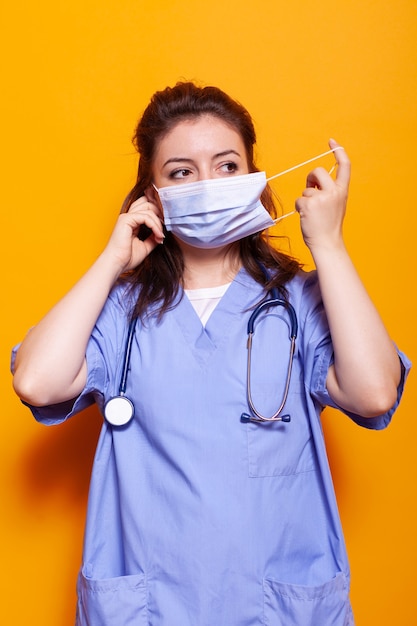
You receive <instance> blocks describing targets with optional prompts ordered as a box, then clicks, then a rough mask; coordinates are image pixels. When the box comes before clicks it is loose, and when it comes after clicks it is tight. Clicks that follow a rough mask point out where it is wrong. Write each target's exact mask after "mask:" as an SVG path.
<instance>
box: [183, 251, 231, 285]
mask: <svg viewBox="0 0 417 626" xmlns="http://www.w3.org/2000/svg"><path fill="white" fill-rule="evenodd" d="M181 247H182V251H183V258H184V276H183V287H184V289H202V288H205V287H219V286H220V285H224V284H226V283H229V282H231V281H232V280H233V278H234V277H235V276H236V274H237V272H238V271H239V270H240V268H241V265H242V264H241V261H240V256H239V254H238V251H237V250H236V247H232V248H231V247H230V246H228V247H227V248H226V249H225V248H215V249H211V250H206V249H204V250H203V249H201V248H194V247H192V246H183V245H182V246H181Z"/></svg>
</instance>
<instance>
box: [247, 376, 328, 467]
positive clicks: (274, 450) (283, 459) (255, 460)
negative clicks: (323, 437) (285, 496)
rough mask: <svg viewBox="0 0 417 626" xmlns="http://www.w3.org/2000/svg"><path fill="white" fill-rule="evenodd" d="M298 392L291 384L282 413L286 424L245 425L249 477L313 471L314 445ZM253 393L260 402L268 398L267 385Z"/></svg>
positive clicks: (296, 387) (305, 410)
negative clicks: (289, 419) (285, 417)
mask: <svg viewBox="0 0 417 626" xmlns="http://www.w3.org/2000/svg"><path fill="white" fill-rule="evenodd" d="M300 389H301V385H300V384H295V383H293V384H292V387H291V393H290V394H289V397H288V401H287V404H286V406H285V409H284V411H283V413H284V414H285V413H288V414H290V415H291V421H290V422H289V423H285V422H273V423H267V424H259V423H253V422H248V423H247V424H246V429H247V430H246V432H247V445H248V465H249V467H248V470H249V476H250V477H254V478H261V477H267V476H293V475H294V474H301V473H304V472H311V471H313V470H314V469H315V460H316V456H315V446H314V441H313V437H312V433H311V428H310V423H309V421H308V419H307V417H306V415H307V409H305V408H304V405H303V402H304V398H303V396H302V394H301V392H300ZM257 391H258V397H259V398H261V400H262V398H263V397H270V396H271V387H270V386H266V387H265V391H262V385H258V387H257ZM260 391H262V394H261V393H259V392H260ZM260 404H261V406H262V403H260ZM270 414H271V413H270Z"/></svg>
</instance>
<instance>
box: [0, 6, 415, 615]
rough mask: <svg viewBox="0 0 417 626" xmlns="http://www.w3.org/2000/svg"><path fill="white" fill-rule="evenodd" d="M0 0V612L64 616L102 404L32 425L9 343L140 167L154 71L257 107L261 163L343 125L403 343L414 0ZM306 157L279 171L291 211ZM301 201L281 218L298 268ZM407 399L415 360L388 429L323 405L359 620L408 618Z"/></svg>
mask: <svg viewBox="0 0 417 626" xmlns="http://www.w3.org/2000/svg"><path fill="white" fill-rule="evenodd" d="M1 14H2V15H1V18H0V22H1V25H2V31H3V32H2V33H1V36H0V46H1V47H2V48H3V49H2V50H1V59H2V63H3V69H2V81H1V82H2V97H1V103H0V106H1V109H2V115H1V120H2V126H3V128H2V133H1V139H2V141H1V146H2V149H1V155H2V165H1V178H2V185H1V199H2V204H3V206H2V210H1V220H2V227H1V238H2V242H1V247H0V250H1V254H2V268H3V280H2V282H3V290H4V299H3V304H2V320H3V323H2V328H3V331H2V336H3V338H2V341H1V351H2V359H1V366H2V373H1V398H2V409H1V418H2V437H1V451H0V463H1V469H0V480H1V500H2V514H1V516H0V527H1V528H0V533H1V534H0V536H1V544H2V545H1V585H0V589H1V594H2V601H1V607H2V611H1V613H2V622H3V623H5V624H13V626H14V625H25V626H26V625H27V624H31V626H36V625H37V624H39V625H42V626H67V625H68V626H69V625H70V624H73V619H74V618H73V616H74V604H75V594H74V584H75V579H76V574H77V570H78V566H79V561H80V553H81V543H82V534H83V523H84V516H85V506H86V498H87V489H88V477H89V471H90V467H91V462H92V456H93V452H94V447H95V441H96V438H97V434H98V429H99V426H100V417H99V416H98V415H97V413H96V411H95V410H90V411H87V412H86V413H84V414H83V415H80V416H78V417H76V418H74V420H72V421H71V422H70V423H68V424H66V425H64V426H61V427H57V428H50V429H48V428H45V427H42V426H39V425H37V424H36V423H35V422H34V421H33V420H32V418H31V416H30V414H29V412H28V410H27V409H26V408H25V407H23V406H22V405H21V404H20V402H19V400H18V399H17V397H16V396H15V395H14V394H13V392H12V390H11V385H10V375H9V373H8V360H9V351H10V348H11V346H12V345H13V344H14V343H16V342H17V341H19V340H20V339H21V338H22V336H23V335H24V333H25V332H26V330H27V329H28V327H30V326H31V325H32V324H34V323H36V321H37V320H38V319H39V317H40V316H41V315H42V314H43V313H44V312H45V311H46V310H47V309H48V308H49V307H50V306H51V305H52V304H53V303H54V302H55V301H56V300H57V299H58V298H59V297H60V296H61V295H62V294H63V293H64V292H65V291H66V290H67V289H68V288H69V287H70V286H71V285H72V284H73V283H74V281H75V280H76V279H77V278H78V277H79V276H80V275H81V274H82V273H83V271H84V270H85V269H86V268H87V267H88V266H89V264H90V263H91V262H92V260H93V259H94V258H95V256H96V255H97V254H98V253H99V251H100V250H101V249H102V247H103V245H104V244H105V242H106V239H107V237H108V234H109V232H110V230H111V228H112V225H113V222H114V221H115V218H116V215H117V213H118V211H119V207H120V204H121V202H122V200H123V198H124V195H125V194H126V192H127V191H128V190H129V189H130V187H131V186H132V183H133V180H134V175H135V168H136V156H135V154H134V151H133V148H132V146H131V143H130V138H131V135H132V131H133V128H134V126H135V123H136V120H137V118H138V117H139V115H140V113H141V111H142V110H143V108H144V106H145V105H146V103H147V101H148V99H149V97H150V95H151V94H152V93H153V92H154V91H155V90H156V89H160V88H163V87H165V86H166V85H167V84H173V83H175V82H176V81H177V80H178V79H180V78H186V79H197V80H199V81H201V82H202V83H204V84H211V83H213V84H216V85H218V86H219V87H221V88H223V89H225V90H226V91H227V92H229V93H230V94H231V95H232V96H233V97H235V98H237V99H238V100H240V101H241V102H242V103H243V104H244V105H245V106H246V107H247V108H248V109H249V110H250V111H251V113H252V114H253V117H254V120H255V123H256V125H257V129H258V145H259V149H258V152H259V159H258V161H259V164H260V165H261V167H262V168H264V169H266V171H267V173H268V174H269V175H272V174H274V173H277V172H279V171H281V170H283V169H285V168H287V167H290V166H291V165H294V164H295V163H298V162H300V161H302V160H304V159H307V158H309V157H311V156H314V155H315V154H318V153H319V152H323V151H324V150H326V147H327V139H328V138H329V137H330V136H334V137H335V138H336V139H337V140H338V141H340V142H341V143H342V144H343V145H344V146H345V147H346V149H347V150H348V153H349V155H350V156H351V159H352V162H353V180H352V185H351V195H350V204H349V214H348V217H347V220H346V228H345V233H346V240H347V243H348V247H349V249H350V251H351V253H352V256H353V258H354V260H355V262H356V265H357V267H358V269H359V271H360V273H361V275H362V277H363V279H364V282H365V284H366V285H367V288H368V290H369V292H370V294H371V296H372V297H373V299H374V301H375V302H376V304H377V306H378V308H379V309H380V311H381V313H382V315H383V317H384V319H385V321H386V324H387V326H388V328H389V330H390V332H391V333H392V336H393V337H394V339H395V340H396V341H397V343H398V344H399V345H400V346H401V347H402V348H403V349H404V350H405V351H406V352H407V353H408V355H409V356H410V357H411V358H414V360H415V354H416V327H417V322H416V320H417V311H416V280H415V276H414V271H413V270H414V265H415V258H416V237H415V229H416V207H415V198H416V183H415V152H416V145H417V115H416V113H417V111H416V108H417V107H416V85H417V75H416V66H417V54H416V43H415V42H416V41H417V3H416V2H415V0H408V1H407V0H396V1H395V2H392V0H378V1H377V0H374V1H370V0H350V1H349V0H347V1H346V2H335V1H334V0H321V2H316V3H311V2H309V1H307V0H298V1H297V2H288V0H285V2H284V0H270V1H268V0H258V1H257V2H250V1H249V0H239V1H238V2H237V1H236V0H228V2H224V1H222V2H219V1H218V0H211V2H201V1H200V0H190V1H189V2H188V3H187V2H183V1H179V0H169V1H168V0H159V1H155V0H54V1H52V0H38V2H31V3H29V2H28V3H23V2H20V1H19V0H16V1H15V2H8V3H3V5H2V8H1ZM305 174H306V172H305V171H304V172H297V173H296V174H294V175H291V176H289V177H287V178H285V179H284V178H282V179H278V181H276V183H275V184H274V188H275V190H276V191H277V193H279V195H280V196H281V198H282V200H283V204H284V208H285V210H286V211H288V210H291V208H292V205H293V201H294V199H295V197H296V196H297V195H298V194H299V193H300V191H301V189H302V187H303V183H304V178H305ZM297 220H298V218H297V217H292V218H289V219H288V220H286V221H284V222H282V225H281V226H280V230H279V232H282V233H283V234H287V235H289V236H290V238H291V241H292V251H293V252H294V253H295V254H296V255H298V256H300V257H301V258H302V259H303V260H304V261H305V263H306V264H307V266H308V267H311V261H310V258H309V256H308V254H307V252H306V250H305V248H304V247H303V245H302V243H301V241H300V236H299V234H298V224H297ZM416 401H417V398H416V386H415V383H414V375H413V374H412V375H411V377H410V379H409V383H408V387H407V390H406V394H405V397H404V400H403V403H402V405H401V407H400V409H399V410H398V412H397V414H396V416H395V418H394V421H393V423H392V425H391V427H390V428H389V429H388V430H387V431H384V432H383V433H374V432H369V431H366V430H363V429H360V428H358V427H356V426H355V425H353V424H352V423H350V421H349V420H348V419H347V418H344V417H343V416H341V415H340V414H338V413H337V412H333V411H328V412H327V414H326V416H325V417H324V424H325V431H326V437H327V440H328V446H329V456H330V459H331V463H332V466H333V471H334V479H335V484H336V489H337V494H338V500H339V504H340V511H341V515H342V521H343V525H344V529H345V535H346V541H347V544H348V550H349V554H350V560H351V566H352V601H353V604H354V610H355V614H356V620H357V625H358V626H381V624H382V625H385V624H387V625H391V624H401V626H411V625H413V624H416V623H417V622H416V620H417V617H416V614H417V610H416V608H415V598H414V596H415V590H414V587H415V585H414V582H415V562H416V557H417V550H416V537H417V533H416V527H417V519H416V518H417V515H416V507H417V504H416V482H417V480H416V479H417V472H416V459H417V451H416V445H415V441H416V438H417V437H416V436H417V420H416V419H415V411H413V410H412V409H413V407H415V405H416ZM323 626H324V625H323Z"/></svg>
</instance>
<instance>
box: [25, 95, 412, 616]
mask: <svg viewBox="0 0 417 626" xmlns="http://www.w3.org/2000/svg"><path fill="white" fill-rule="evenodd" d="M135 141H136V146H137V148H138V151H139V153H140V160H139V172H138V180H137V184H136V185H135V187H134V188H133V190H132V191H131V193H130V194H129V196H128V198H127V200H126V202H125V205H124V209H123V211H122V213H121V215H120V216H119V218H118V221H117V224H116V226H115V228H114V231H113V233H112V235H111V237H110V240H109V242H108V244H107V246H106V248H105V249H104V251H103V253H102V254H101V255H100V256H99V258H98V259H97V261H96V262H95V263H94V264H93V266H92V267H91V268H90V270H89V271H88V272H87V273H86V274H85V276H84V277H83V278H82V279H81V280H80V281H79V282H78V283H77V285H75V287H74V288H73V289H72V290H71V291H70V292H69V293H68V294H67V295H66V296H65V297H64V298H63V300H62V301H61V302H59V303H58V304H57V305H56V306H55V307H54V308H53V309H52V310H51V311H50V312H49V313H48V314H47V315H46V317H45V318H44V319H43V320H42V321H41V322H40V323H39V324H38V325H37V326H36V327H35V328H34V329H32V330H31V332H30V333H29V334H28V335H27V337H26V338H25V340H24V341H23V343H22V344H21V346H20V347H19V349H18V351H17V354H16V359H15V363H14V385H15V389H16V392H17V393H18V394H19V396H20V397H21V398H22V400H23V401H24V402H26V403H27V404H29V405H30V406H31V408H32V411H33V413H34V415H35V416H36V418H37V419H39V420H40V421H43V422H44V423H46V424H53V423H59V422H62V421H63V420H65V419H67V418H68V417H69V416H71V415H73V414H74V413H76V412H78V411H80V410H82V409H83V408H84V407H86V406H87V405H89V404H91V403H92V402H94V401H95V402H97V404H98V405H99V407H100V408H101V410H102V411H103V412H105V406H106V403H108V402H109V400H111V399H112V398H113V397H116V396H118V395H119V392H120V389H119V384H120V379H121V376H122V373H123V372H122V370H123V367H124V352H125V345H126V340H127V337H128V329H129V326H130V321H131V320H136V326H135V328H134V329H133V333H134V334H133V339H132V344H131V353H130V365H129V366H127V367H126V371H127V372H128V376H127V378H126V381H125V387H126V388H123V389H122V395H124V393H125V395H126V397H128V398H129V399H130V400H131V402H132V405H133V410H134V417H133V419H131V420H130V421H128V418H129V417H130V416H131V415H130V412H129V410H128V411H127V413H128V414H127V415H126V416H122V418H120V417H118V415H113V414H112V411H111V410H110V409H109V410H108V411H107V413H106V415H107V417H108V419H109V421H106V422H105V423H104V426H103V430H102V433H101V437H100V440H99V444H98V449H97V453H96V458H95V463H94V468H93V474H92V483H91V492H90V500H89V508H88V518H87V525H86V536H85V547H84V559H83V566H82V570H81V572H80V576H79V582H78V594H79V601H78V612H77V623H78V624H79V625H87V624H89V625H91V624H93V625H97V626H98V625H100V626H106V625H110V624H111V625H117V626H122V625H128V624H152V625H155V626H156V625H166V624H169V625H174V626H176V625H178V626H187V625H190V626H191V625H192V626H196V625H197V624H198V625H210V626H212V625H213V624H219V625H227V626H232V625H235V626H246V625H248V626H249V625H255V624H269V625H278V624H285V626H291V625H297V626H307V625H308V626H317V625H318V624H320V625H326V626H327V625H330V624H331V625H335V626H339V625H340V626H342V625H343V626H346V625H351V624H353V617H352V612H351V608H350V603H349V567H348V562H347V558H346V551H345V547H344V542H343V535H342V531H341V528H340V521H339V516H338V512H337V507H336V502H335V497H334V492H333V487H332V483H331V478H330V472H329V467H328V463H327V459H326V453H325V448H324V442H323V437H322V432H321V428H320V421H319V416H320V412H321V410H322V408H323V407H324V406H325V405H330V406H333V407H337V408H340V409H341V410H342V411H343V412H344V413H346V414H347V415H349V416H350V417H351V418H352V419H353V420H354V421H356V422H357V423H358V424H360V425H362V426H365V427H367V428H375V429H379V428H383V427H384V426H386V425H387V424H388V422H389V420H390V418H391V415H392V414H393V412H394V410H395V408H396V406H397V404H398V401H399V397H400V395H401V391H402V386H403V381H404V378H405V371H406V369H407V368H408V365H409V364H408V362H407V360H406V358H405V357H404V356H403V355H401V354H400V355H399V354H398V353H397V351H396V349H395V347H394V345H393V343H392V341H391V340H390V338H389V337H388V335H387V333H386V330H385V328H384V326H383V324H382V322H381V320H380V318H379V315H378V313H377V312H376V310H375V308H374V306H373V304H372V303H371V301H370V299H369V297H368V295H367V294H366V292H365V290H364V288H363V286H362V284H361V282H360V279H359V277H358V276H357V273H356V271H355V269H354V267H353V265H352V263H351V260H350V258H349V256H348V254H347V252H346V249H345V247H344V244H343V238H342V223H343V218H344V214H345V207H346V200H347V193H348V184H349V177H350V166H349V160H348V157H347V155H346V153H345V152H344V150H343V149H342V148H341V147H340V146H338V144H337V143H336V142H334V141H333V140H332V141H331V142H330V148H331V149H332V150H334V154H335V158H336V160H337V164H338V169H337V174H336V178H335V180H333V178H332V177H331V176H330V175H329V174H328V173H327V172H326V171H325V170H323V169H315V170H314V171H312V172H311V174H310V175H309V176H308V179H307V186H306V189H305V190H304V191H303V194H302V196H301V197H300V198H299V199H298V200H297V203H296V208H297V211H298V213H299V215H300V218H301V228H302V232H303V237H304V240H305V242H306V245H307V246H308V248H309V249H310V251H311V254H312V256H313V259H314V262H315V265H316V268H317V271H315V272H311V273H305V272H302V271H301V270H300V267H299V265H298V264H297V263H296V262H295V261H294V260H293V259H291V258H289V257H287V256H285V255H284V254H282V253H280V252H278V251H276V250H275V249H274V248H273V247H272V246H271V245H270V243H269V241H268V237H267V235H266V234H265V233H264V232H260V231H262V230H263V229H265V228H266V227H267V226H269V225H271V223H273V222H272V219H271V217H270V215H269V213H270V214H271V215H272V216H274V208H273V202H272V199H271V196H270V193H269V189H268V187H266V188H265V189H263V188H264V187H265V180H263V181H262V177H263V174H262V173H259V174H256V172H257V168H256V167H255V164H254V161H253V147H254V144H255V132H254V129H253V124H252V121H251V118H250V116H249V115H248V113H247V111H246V110H245V109H244V108H243V107H242V106H241V105H239V104H238V103H236V102H234V101H233V100H231V99H230V98H229V97H228V96H227V95H226V94H224V93H223V92H222V91H220V90H218V89H216V88H214V87H206V88H199V87H197V86H195V85H194V84H192V83H180V84H177V85H176V86H175V87H174V88H167V89H165V90H164V91H162V92H158V93H156V94H155V95H154V96H153V98H152V100H151V102H150V104H149V106H148V108H147V109H146V111H145V113H144V115H143V117H142V119H141V120H140V122H139V124H138V127H137V131H136V136H135ZM187 183H191V185H188V184H187ZM254 190H255V191H254ZM259 197H261V201H262V204H261V203H260V202H259ZM225 199H226V200H225ZM207 204H208V208H207ZM236 207H238V209H236ZM264 207H266V209H267V211H266V210H265V209H264ZM268 212H269V213H268ZM242 216H243V217H242ZM271 295H272V296H274V297H275V298H277V299H279V300H280V305H279V306H274V307H272V306H268V307H266V308H265V309H264V310H263V311H262V313H261V314H260V315H259V316H258V318H257V321H256V333H255V334H254V341H253V346H252V352H251V356H252V364H251V367H250V372H251V377H250V378H251V380H250V388H251V400H253V404H254V407H250V406H249V407H248V397H247V378H246V374H247V362H246V359H247V346H246V337H247V335H246V332H247V324H248V319H249V317H250V315H251V313H252V312H253V310H254V308H255V307H256V305H258V304H259V303H260V302H262V301H263V300H264V299H265V298H268V297H271ZM281 305H282V306H281ZM291 307H292V308H291ZM291 311H294V313H295V317H296V320H297V323H298V333H297V339H296V348H295V354H294V358H293V365H292V372H291V376H290V382H289V389H288V394H287V397H286V398H285V395H286V394H285V390H284V387H285V381H286V380H287V374H288V369H289V368H288V364H289V361H288V354H289V351H290V339H289V335H290V334H291V333H290V329H291V327H292V330H293V331H294V332H293V333H292V334H294V335H295V334H296V332H295V330H296V329H295V328H294V323H293V324H291ZM196 313H197V314H196ZM255 337H256V338H255ZM399 356H400V359H399ZM281 398H283V400H285V402H284V407H283V409H282V410H281V411H280V410H278V411H277V407H278V406H279V404H280V400H281ZM116 404H117V403H116ZM109 406H111V403H110V405H108V407H109ZM280 408H281V407H280ZM256 411H257V412H259V414H260V415H262V416H264V417H266V418H267V421H265V422H262V421H256V419H257V413H256ZM115 413H117V410H116V411H115ZM276 413H278V415H276V416H275V417H276V418H277V419H271V417H273V416H274V415H275V414H276ZM125 418H126V419H125ZM254 418H255V419H254ZM109 422H113V423H114V422H116V423H117V424H118V425H112V424H111V423H109ZM124 422H126V424H124Z"/></svg>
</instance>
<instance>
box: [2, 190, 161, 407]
mask: <svg viewBox="0 0 417 626" xmlns="http://www.w3.org/2000/svg"><path fill="white" fill-rule="evenodd" d="M142 224H145V225H146V226H147V227H148V228H150V229H151V230H152V232H153V234H152V235H151V236H150V237H148V238H147V239H146V241H140V240H139V239H138V237H137V233H138V230H139V227H140V226H141V225H142ZM163 238H164V235H163V231H162V225H161V221H160V219H159V216H158V209H157V207H156V206H155V205H154V204H152V203H150V202H148V201H147V200H146V198H140V199H139V200H137V201H136V202H134V203H133V204H132V206H131V208H130V210H129V212H128V213H123V214H122V215H120V216H119V218H118V221H117V224H116V226H115V228H114V230H113V233H112V235H111V237H110V239H109V242H108V244H107V246H106V248H105V250H104V251H103V252H102V254H101V255H100V256H99V257H98V259H97V260H96V262H95V263H94V264H93V265H92V267H91V268H90V269H89V270H88V271H87V272H86V274H85V275H84V276H83V277H82V278H81V279H80V280H79V281H78V283H77V284H76V285H75V286H74V287H73V288H72V289H71V290H70V291H69V292H68V293H67V294H66V295H65V296H64V297H63V298H62V300H60V301H59V302H58V304H56V305H55V306H54V307H53V308H52V309H51V310H50V311H49V313H47V315H46V316H45V317H44V318H43V319H42V320H41V321H40V322H39V323H38V324H37V326H35V327H34V328H33V329H32V330H31V331H30V332H29V333H28V335H27V336H26V338H25V339H24V341H23V342H22V344H21V346H20V347H19V350H18V353H17V355H16V361H15V369H14V380H13V384H14V388H15V391H16V393H17V394H18V396H20V398H21V399H22V400H25V401H26V402H28V403H29V404H32V405H34V406H46V405H49V404H55V403H58V402H64V401H65V400H69V399H71V398H74V397H76V396H77V395H78V394H79V393H80V392H81V391H82V389H83V387H84V385H85V381H86V365H85V352H86V348H87V343H88V340H89V337H90V335H91V333H92V330H93V327H94V324H95V323H96V321H97V318H98V316H99V315H100V312H101V310H102V308H103V306H104V304H105V302H106V299H107V297H108V295H109V292H110V290H111V288H112V287H113V285H114V283H115V281H116V280H117V278H118V277H119V276H120V274H121V273H122V272H124V271H127V270H129V269H132V268H134V267H136V266H137V265H139V264H140V263H141V262H142V261H143V259H144V258H145V257H146V256H147V255H148V254H149V253H150V252H151V251H152V250H153V249H154V248H155V246H156V245H158V244H159V243H161V242H162V241H163Z"/></svg>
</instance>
